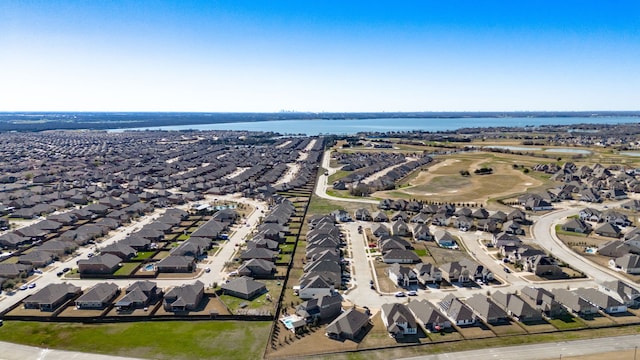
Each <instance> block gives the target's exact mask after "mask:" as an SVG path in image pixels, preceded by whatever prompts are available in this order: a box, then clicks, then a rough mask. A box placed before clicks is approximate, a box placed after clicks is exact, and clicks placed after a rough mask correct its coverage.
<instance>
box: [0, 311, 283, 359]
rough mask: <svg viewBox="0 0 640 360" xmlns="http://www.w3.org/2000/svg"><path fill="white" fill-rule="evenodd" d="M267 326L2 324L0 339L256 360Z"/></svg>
mask: <svg viewBox="0 0 640 360" xmlns="http://www.w3.org/2000/svg"><path fill="white" fill-rule="evenodd" d="M270 326H271V322H267V321H264V322H257V321H252V322H239V321H238V322H236V321H167V322H160V321H158V322H156V321H153V322H137V323H123V324H97V325H89V324H71V323H39V322H21V321H5V322H4V326H3V327H2V329H1V330H2V331H0V340H2V341H8V342H13V343H20V344H25V345H33V346H39V347H45V348H54V349H64V350H72V351H82V352H92V353H101V354H110V355H118V356H130V357H138V358H148V359H179V360H180V359H185V360H186V359H259V358H262V352H263V351H264V348H265V346H266V342H267V338H268V336H269V330H270Z"/></svg>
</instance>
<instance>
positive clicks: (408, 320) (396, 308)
mask: <svg viewBox="0 0 640 360" xmlns="http://www.w3.org/2000/svg"><path fill="white" fill-rule="evenodd" d="M380 311H381V317H382V322H383V323H384V326H385V327H386V328H387V331H388V332H389V334H390V335H391V337H393V338H394V339H402V338H403V337H404V336H405V335H415V334H417V333H418V324H417V322H416V319H415V317H414V316H413V314H412V313H411V311H410V310H409V308H408V307H407V306H406V305H404V304H399V303H390V304H382V307H381V310H380Z"/></svg>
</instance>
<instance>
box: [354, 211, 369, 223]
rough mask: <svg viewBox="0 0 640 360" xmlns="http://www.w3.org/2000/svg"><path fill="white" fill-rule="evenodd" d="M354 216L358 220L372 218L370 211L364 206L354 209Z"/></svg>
mask: <svg viewBox="0 0 640 360" xmlns="http://www.w3.org/2000/svg"><path fill="white" fill-rule="evenodd" d="M354 215H355V218H356V220H359V221H371V220H373V217H371V213H370V212H369V210H368V209H365V208H359V209H357V210H356V211H355V214H354Z"/></svg>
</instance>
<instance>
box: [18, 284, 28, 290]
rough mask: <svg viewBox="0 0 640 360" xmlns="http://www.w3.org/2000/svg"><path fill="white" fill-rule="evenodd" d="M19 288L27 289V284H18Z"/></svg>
mask: <svg viewBox="0 0 640 360" xmlns="http://www.w3.org/2000/svg"><path fill="white" fill-rule="evenodd" d="M19 289H20V290H27V289H28V287H27V284H24V285H22V286H20V288H19Z"/></svg>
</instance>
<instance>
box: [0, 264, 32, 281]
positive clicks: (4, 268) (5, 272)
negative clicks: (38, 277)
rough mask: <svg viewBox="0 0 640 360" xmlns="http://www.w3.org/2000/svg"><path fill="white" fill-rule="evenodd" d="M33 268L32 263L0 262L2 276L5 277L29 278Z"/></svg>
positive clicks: (0, 275)
mask: <svg viewBox="0 0 640 360" xmlns="http://www.w3.org/2000/svg"><path fill="white" fill-rule="evenodd" d="M32 270H33V266H31V265H25V264H5V263H0V277H1V278H4V279H15V278H18V277H22V278H27V277H28V276H29V273H31V271H32Z"/></svg>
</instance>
